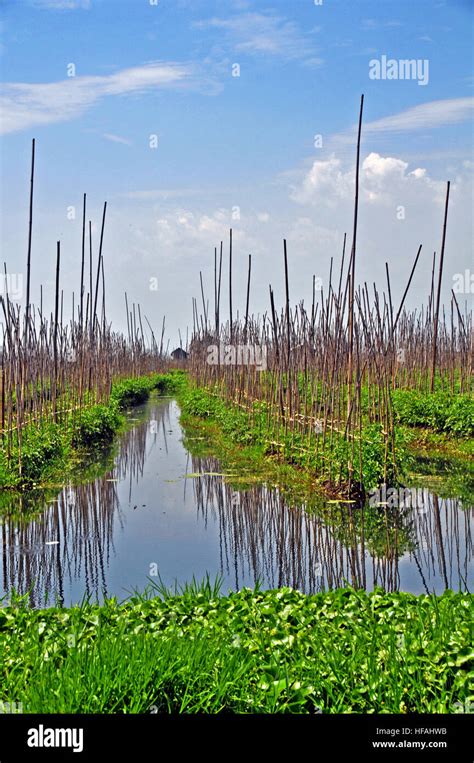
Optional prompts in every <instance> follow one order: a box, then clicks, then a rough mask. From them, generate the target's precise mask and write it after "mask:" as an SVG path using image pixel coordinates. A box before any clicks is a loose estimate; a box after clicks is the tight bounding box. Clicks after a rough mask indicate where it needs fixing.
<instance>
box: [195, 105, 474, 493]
mask: <svg viewBox="0 0 474 763" xmlns="http://www.w3.org/2000/svg"><path fill="white" fill-rule="evenodd" d="M362 113H363V96H362V98H361V105H360V114H359V128H358V139H357V158H356V173H355V178H356V180H355V198H354V219H353V231H352V244H351V248H350V252H349V254H348V245H347V235H346V234H345V235H344V241H343V244H342V254H341V258H340V263H339V269H338V272H336V265H335V262H334V259H333V257H331V260H330V265H329V279H328V286H327V289H326V290H324V289H321V290H320V292H319V294H318V291H317V289H316V278H315V276H313V294H312V302H311V305H310V306H309V308H308V306H306V305H305V304H304V302H300V303H298V304H296V305H295V306H292V305H291V301H290V291H291V288H290V287H291V283H290V276H289V272H290V270H291V268H290V267H289V255H288V251H287V243H286V241H284V242H283V262H282V266H283V272H284V283H285V303H284V305H283V306H282V307H281V308H280V309H278V307H277V306H276V304H275V295H274V290H273V287H272V285H271V284H270V285H269V306H268V309H267V311H266V312H265V313H264V314H263V315H261V316H257V317H255V316H253V315H252V314H251V313H250V311H249V305H250V298H251V276H252V257H251V255H249V259H248V271H247V288H246V293H245V312H242V314H241V315H239V314H238V313H237V314H235V313H234V312H233V306H234V305H235V298H234V296H233V284H232V280H233V264H232V263H233V247H232V230H230V234H229V257H228V279H229V280H228V305H229V314H228V318H227V317H226V319H225V320H223V319H222V306H221V302H222V293H223V290H224V283H223V281H224V276H223V242H221V244H220V252H219V256H218V253H217V248H216V249H215V250H214V284H213V292H214V293H213V300H212V299H211V301H210V300H209V298H208V297H207V296H206V294H205V288H204V282H203V277H202V273H200V288H201V301H202V305H201V307H199V302H198V299H193V333H192V338H191V342H190V345H189V350H190V361H189V368H190V372H191V376H192V378H193V379H194V380H195V382H196V384H198V385H200V386H206V387H208V388H209V389H212V390H215V394H218V395H221V396H223V397H224V398H225V399H226V400H227V401H229V402H232V403H234V404H237V405H239V406H241V407H242V408H243V409H245V410H247V411H248V415H249V423H250V424H252V422H253V417H254V411H255V406H254V403H255V402H262V403H265V405H266V410H267V412H268V426H269V429H270V431H272V432H273V433H274V437H275V439H276V441H277V442H276V447H277V451H278V447H279V445H280V443H279V442H278V438H279V437H280V436H281V435H280V434H279V433H281V432H282V431H283V432H284V435H285V437H286V436H287V435H288V434H289V435H290V437H291V436H296V435H302V436H303V437H305V438H306V446H307V448H308V450H311V449H312V448H313V449H316V451H317V450H318V448H321V451H322V452H324V451H325V448H326V446H327V445H328V442H329V444H330V448H329V450H330V452H332V451H333V448H335V447H336V446H337V442H338V441H340V440H344V441H345V442H346V443H347V442H349V444H350V448H351V455H350V457H349V463H348V473H349V480H348V481H349V488H350V485H351V484H354V485H356V484H357V483H359V484H360V483H361V482H362V464H361V457H360V450H359V451H357V449H356V448H355V444H356V441H357V438H358V437H359V438H360V435H361V431H362V428H363V425H364V423H377V424H379V425H381V427H382V431H383V435H384V438H385V481H387V477H388V476H389V474H388V473H389V468H390V467H393V468H394V469H396V458H395V421H394V411H393V404H392V391H393V390H394V389H397V388H401V389H411V390H417V391H419V392H422V393H430V392H434V391H435V390H438V389H442V390H445V391H448V392H450V393H452V394H457V393H465V394H472V369H473V333H472V308H471V306H469V305H468V304H467V301H466V302H465V304H464V305H463V304H460V303H459V301H458V299H457V297H456V294H455V293H454V291H453V290H451V299H450V302H449V305H446V306H445V305H443V304H442V302H441V293H442V285H443V270H444V261H445V248H446V233H447V220H448V209H449V195H450V183H449V182H448V183H447V187H446V199H445V206H444V217H443V221H442V234H441V248H440V255H439V257H438V256H437V254H436V252H435V253H434V255H433V257H432V263H431V288H430V291H429V294H428V295H427V297H428V299H427V304H426V305H422V306H421V308H418V309H413V310H409V309H407V306H406V301H407V295H408V293H409V290H410V287H411V284H412V280H413V277H414V274H415V272H416V269H417V267H418V263H419V261H420V258H421V256H422V245H421V244H420V246H419V247H418V250H417V252H416V256H415V257H414V260H413V264H412V267H411V269H410V272H407V280H406V285H405V288H404V291H403V296H402V298H401V301H400V303H399V304H398V305H395V304H394V302H393V298H392V294H393V289H392V283H391V278H390V269H389V264H388V263H385V271H386V285H385V287H384V289H383V290H381V289H380V288H378V287H377V285H376V284H375V283H373V284H369V283H367V282H364V283H363V284H358V285H357V286H356V262H357V258H356V242H357V223H358V211H359V163H360V142H361V126H362ZM212 304H213V307H214V315H212V312H211V306H212ZM210 305H211V306H210ZM214 346H215V347H220V348H221V352H220V356H219V358H218V362H214V361H213V362H210V355H209V350H210V348H211V347H214ZM232 348H233V349H232ZM242 348H243V349H242ZM249 349H250V350H251V352H253V353H254V355H253V359H252V357H251V356H250V358H249V355H248V354H247V355H246V357H247V359H248V360H247V362H246V361H245V360H240V362H239V359H238V353H239V352H241V353H243V357H245V353H248V351H249ZM232 352H234V353H235V357H234V358H233V357H232ZM262 358H263V359H264V360H265V368H266V370H267V371H268V373H262V362H261V361H262ZM256 361H258V362H256ZM259 365H260V367H259ZM328 461H329V462H328V464H327V470H324V471H325V472H326V471H327V475H328V477H329V479H330V481H331V482H333V483H336V484H337V483H340V482H341V475H340V474H338V473H333V471H332V468H331V458H330V457H329V459H328ZM346 481H347V480H346Z"/></svg>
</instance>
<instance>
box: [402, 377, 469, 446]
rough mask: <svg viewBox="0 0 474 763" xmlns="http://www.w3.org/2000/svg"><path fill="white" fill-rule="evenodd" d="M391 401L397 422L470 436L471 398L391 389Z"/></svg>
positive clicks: (443, 393) (442, 393) (441, 393)
mask: <svg viewBox="0 0 474 763" xmlns="http://www.w3.org/2000/svg"><path fill="white" fill-rule="evenodd" d="M392 401H393V406H394V410H395V417H396V420H397V421H398V422H399V423H401V424H407V425H409V426H412V427H430V428H431V429H434V430H435V431H436V432H449V433H452V434H456V435H463V436H469V435H471V436H472V435H474V398H472V397H470V396H469V395H460V394H458V395H452V394H451V393H449V392H441V391H440V392H434V393H433V394H428V393H421V392H418V391H416V390H401V389H397V390H394V391H393V392H392Z"/></svg>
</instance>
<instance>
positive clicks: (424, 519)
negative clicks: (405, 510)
mask: <svg viewBox="0 0 474 763" xmlns="http://www.w3.org/2000/svg"><path fill="white" fill-rule="evenodd" d="M423 502H424V504H425V507H424V510H423V511H415V512H414V520H413V521H414V527H415V529H416V537H417V551H416V556H417V557H418V559H419V561H420V566H421V567H422V569H423V574H424V578H425V581H426V587H427V588H428V590H429V583H430V580H432V579H433V578H436V577H437V576H438V575H439V576H440V577H441V578H442V580H443V583H444V586H445V588H452V589H453V590H457V589H458V587H461V588H463V589H467V588H468V565H469V561H470V560H471V559H472V557H473V555H474V546H473V538H472V518H473V517H474V511H473V509H467V508H466V509H463V510H462V511H460V510H459V502H458V501H456V500H455V499H453V498H445V499H441V500H440V499H439V498H438V496H436V495H433V494H431V493H429V492H428V491H426V490H425V491H424V492H423ZM461 551H463V553H464V555H463V556H462V554H461Z"/></svg>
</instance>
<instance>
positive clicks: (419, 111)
mask: <svg viewBox="0 0 474 763" xmlns="http://www.w3.org/2000/svg"><path fill="white" fill-rule="evenodd" d="M473 109H474V98H472V97H467V98H446V99H444V100H440V101H430V102H429V103H422V104H420V105H419V106H413V107H412V108H411V109H406V110H405V111H401V112H400V113H398V114H393V115H392V116H390V117H384V118H383V119H377V120H376V121H374V122H369V123H368V124H366V125H365V128H364V131H365V132H366V133H369V132H370V133H377V132H407V131H413V130H425V129H427V128H430V127H444V126H445V125H449V124H456V123H459V122H465V121H466V120H467V119H469V118H470V117H471V116H472V112H473Z"/></svg>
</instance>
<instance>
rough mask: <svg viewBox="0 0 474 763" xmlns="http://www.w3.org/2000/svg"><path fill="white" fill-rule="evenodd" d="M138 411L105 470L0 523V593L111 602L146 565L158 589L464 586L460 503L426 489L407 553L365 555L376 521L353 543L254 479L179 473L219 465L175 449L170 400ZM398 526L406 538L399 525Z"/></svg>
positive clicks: (144, 573) (464, 519)
mask: <svg viewBox="0 0 474 763" xmlns="http://www.w3.org/2000/svg"><path fill="white" fill-rule="evenodd" d="M145 413H146V414H147V415H148V418H146V417H145V418H143V419H142V420H141V423H140V422H139V423H137V424H136V426H135V427H134V428H133V429H131V430H130V431H129V432H127V433H126V434H125V435H123V437H122V439H121V444H120V450H119V453H118V456H117V459H116V467H115V469H114V470H113V472H109V473H108V474H106V475H105V476H104V477H102V478H100V479H98V480H95V481H94V482H92V483H90V484H88V485H83V486H80V487H77V488H67V489H65V490H63V491H62V492H61V494H60V495H59V497H58V499H57V500H56V501H54V502H53V503H50V504H49V505H47V506H46V508H45V509H44V511H43V512H42V514H41V515H40V516H39V517H38V518H37V519H35V520H34V521H32V522H29V523H27V522H23V523H22V524H21V525H20V524H19V523H18V521H14V520H9V519H4V521H3V525H0V534H1V543H0V548H1V571H2V585H1V590H2V594H3V593H5V592H6V591H8V590H10V589H11V588H15V589H16V590H18V591H20V592H22V591H25V590H27V589H32V590H33V596H32V603H33V604H35V605H40V604H42V603H43V602H44V601H45V595H46V594H47V595H48V597H49V601H50V602H51V603H54V599H55V597H56V596H59V597H60V599H61V600H62V601H64V603H65V604H69V603H71V602H76V601H79V600H81V599H82V597H83V596H84V594H86V593H88V594H89V595H91V597H92V598H93V599H95V598H96V597H97V596H98V597H99V598H100V597H101V596H102V595H103V593H104V592H106V593H107V594H108V595H109V596H111V595H115V596H117V597H118V598H119V599H120V598H123V597H125V596H126V595H127V593H129V592H131V591H132V590H134V589H139V590H143V588H144V587H145V586H146V585H147V582H148V578H149V576H150V575H152V574H153V573H154V571H155V570H156V569H157V570H158V572H159V574H160V576H161V578H162V580H163V582H164V583H165V584H166V585H171V584H173V583H174V582H175V581H176V580H177V581H178V583H184V582H186V581H190V580H191V579H192V578H193V577H195V578H196V579H198V580H199V579H202V578H203V577H204V576H205V575H206V573H209V574H210V576H211V578H215V577H216V576H217V575H219V574H220V575H222V576H223V578H224V586H223V587H224V590H226V589H228V588H234V589H235V588H239V587H242V586H243V585H249V586H252V585H253V584H254V583H255V582H256V580H257V578H258V579H259V580H260V582H261V584H262V586H263V587H267V588H268V587H271V588H272V587H277V586H282V585H290V586H293V587H295V588H299V589H301V590H305V591H308V592H310V591H318V590H324V589H325V588H334V587H338V586H342V585H345V583H346V582H347V583H350V584H352V585H355V586H356V587H366V588H368V589H371V588H373V586H374V584H375V585H381V586H383V587H385V588H387V589H388V590H404V591H412V592H413V593H422V592H426V591H430V592H431V591H436V592H441V591H442V590H444V588H446V587H449V588H452V589H454V590H458V589H459V588H461V590H465V589H466V586H468V587H472V580H473V554H472V538H471V528H472V510H461V509H460V508H459V507H458V504H457V502H456V501H454V500H442V499H438V498H436V496H432V495H430V496H429V500H428V503H427V510H426V511H424V512H420V513H416V512H412V513H411V514H410V513H408V514H407V518H406V519H405V524H406V523H407V522H409V521H410V518H411V520H413V521H414V525H413V526H412V528H411V530H410V531H408V546H407V548H408V549H409V550H407V551H406V552H405V553H403V555H402V556H401V557H400V558H399V559H398V560H397V558H396V555H393V556H392V558H391V559H389V558H380V559H373V558H372V557H371V555H370V551H371V549H373V543H375V544H376V547H377V548H380V543H382V544H384V543H385V541H384V538H385V529H384V528H382V530H381V531H380V529H379V532H378V535H377V536H376V541H374V536H373V535H372V536H370V533H369V531H367V532H366V536H365V547H364V549H363V550H361V548H360V544H358V543H357V542H356V540H355V539H354V538H355V536H354V534H352V535H351V532H350V529H349V528H347V527H346V534H345V536H344V537H341V535H340V533H339V534H338V532H337V531H336V530H335V529H334V528H331V527H330V526H329V525H327V526H325V525H324V523H323V522H322V521H321V520H319V519H318V518H317V517H316V516H311V515H307V514H305V512H304V511H302V510H301V509H299V508H290V507H288V506H287V505H285V504H284V502H283V501H282V499H281V496H280V495H279V493H278V492H276V491H272V490H267V489H266V488H264V487H261V486H260V487H259V486H256V487H254V488H252V489H251V490H249V491H247V492H243V493H236V492H235V491H234V490H233V488H231V487H230V486H229V485H226V484H225V483H224V481H223V479H222V477H220V476H212V475H207V476H203V477H202V478H191V477H189V478H187V479H183V477H184V476H185V475H186V474H190V473H193V474H194V473H196V472H204V473H209V472H214V473H215V472H219V464H218V462H216V461H215V460H214V459H198V458H192V457H191V456H190V454H189V453H188V452H187V451H186V450H185V449H184V447H183V445H182V442H181V437H182V432H181V429H180V426H179V422H178V413H179V412H178V408H177V405H176V403H175V402H170V401H169V400H158V401H156V400H155V401H151V402H149V403H148V405H147V406H146V407H145V408H144V409H142V410H140V411H137V410H135V411H134V412H133V414H132V415H133V417H137V416H143V414H145ZM148 419H149V420H148ZM340 511H343V512H345V515H347V512H348V511H349V509H348V508H347V505H346V507H345V508H344V507H341V509H340ZM381 511H382V513H383V509H382V510H381ZM398 532H399V536H398V537H399V538H401V537H406V531H405V536H403V533H404V529H403V527H401V528H400V529H399V531H398ZM377 539H378V540H377ZM155 579H156V578H155Z"/></svg>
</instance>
